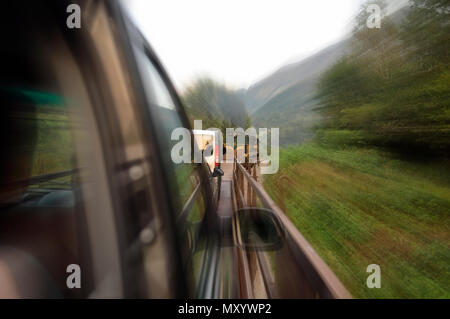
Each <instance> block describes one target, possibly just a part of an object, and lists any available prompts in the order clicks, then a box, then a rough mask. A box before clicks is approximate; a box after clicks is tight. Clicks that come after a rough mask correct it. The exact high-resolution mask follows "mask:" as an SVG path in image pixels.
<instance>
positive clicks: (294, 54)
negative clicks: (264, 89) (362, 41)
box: [124, 0, 361, 89]
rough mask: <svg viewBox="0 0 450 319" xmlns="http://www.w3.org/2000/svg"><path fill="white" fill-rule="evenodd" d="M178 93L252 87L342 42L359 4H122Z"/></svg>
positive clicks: (195, 0) (162, 0) (342, 0)
mask: <svg viewBox="0 0 450 319" xmlns="http://www.w3.org/2000/svg"><path fill="white" fill-rule="evenodd" d="M124 2H125V3H126V4H127V6H128V7H129V10H130V13H131V15H132V17H133V18H134V19H135V22H136V23H137V25H138V26H139V27H140V29H141V31H142V32H143V33H144V35H145V36H146V37H147V39H148V40H149V42H150V44H151V45H152V47H153V48H154V50H155V51H156V53H157V55H158V56H159V58H160V60H161V61H162V63H163V64H164V66H165V68H166V69H167V71H168V72H169V75H170V77H171V78H172V80H173V81H174V82H175V85H176V86H177V87H178V88H179V89H183V88H184V87H185V86H186V85H187V84H189V82H190V81H192V80H193V79H195V78H196V77H198V76H201V75H210V76H212V77H213V78H214V79H216V80H219V81H221V82H224V83H225V84H227V85H228V86H230V87H234V88H240V87H248V86H249V85H251V84H252V83H254V82H255V81H257V80H259V79H261V78H262V77H263V76H265V75H267V74H269V73H271V72H273V71H274V70H276V69H277V68H278V67H280V66H282V65H283V64H286V63H287V62H292V61H295V60H299V59H300V58H302V57H306V56H308V55H310V54H312V53H314V52H316V51H318V50H320V49H322V48H324V47H326V46H327V45H329V44H331V43H333V42H336V41H337V40H339V39H340V38H341V37H342V36H343V35H345V34H347V33H348V32H349V31H350V29H351V23H352V18H353V16H354V14H355V13H356V11H357V9H358V7H359V5H360V2H361V0H124Z"/></svg>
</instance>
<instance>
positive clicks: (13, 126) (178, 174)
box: [0, 0, 267, 298]
mask: <svg viewBox="0 0 450 319" xmlns="http://www.w3.org/2000/svg"><path fill="white" fill-rule="evenodd" d="M73 2H76V3H79V4H80V6H81V8H83V10H82V11H81V12H82V27H81V29H69V28H67V26H66V24H65V22H66V18H67V12H66V8H67V6H68V5H69V4H71V3H73ZM0 21H1V22H2V24H3V26H2V28H1V31H0V33H1V39H2V42H3V43H4V44H5V45H2V46H1V48H0V64H1V67H0V70H1V75H0V104H1V108H0V112H1V113H0V115H1V116H0V121H1V122H0V147H1V148H2V151H3V154H4V155H2V157H1V158H0V282H1V283H2V285H1V286H0V297H19V298H20V297H25V298H31V297H38V298H98V297H104V298H132V297H147V298H174V297H196V298H214V297H222V298H239V297H241V291H242V289H240V286H239V285H240V282H239V280H238V273H239V264H238V263H237V262H221V258H222V254H221V252H222V247H223V246H224V241H223V240H224V237H223V232H222V230H221V225H222V224H221V223H220V220H219V216H218V215H217V213H216V212H217V206H218V202H217V200H218V197H219V195H218V193H219V189H220V188H218V187H220V171H217V168H220V163H219V167H217V164H218V161H217V159H218V157H217V155H218V151H217V148H216V147H214V151H213V155H212V156H213V158H214V162H213V161H212V159H209V160H208V161H211V163H210V165H209V166H208V165H206V164H205V163H183V164H175V163H173V161H172V160H171V157H170V151H171V149H172V147H173V144H174V141H172V140H171V139H170V136H171V132H172V130H173V129H174V128H177V127H186V128H189V122H188V119H187V116H186V114H185V109H184V107H183V105H182V103H181V101H180V98H179V96H178V95H177V93H176V91H175V89H174V87H173V85H172V83H171V81H170V80H169V77H168V76H167V74H166V72H165V71H164V69H163V67H162V66H161V63H160V62H159V60H158V58H157V57H156V55H155V53H154V51H153V50H152V48H151V47H150V45H149V44H148V43H147V41H146V40H145V39H144V37H143V36H142V35H141V33H140V32H139V30H138V29H137V28H136V27H135V26H134V25H133V23H132V22H131V20H130V19H129V18H128V17H127V14H126V13H125V11H124V9H123V7H122V5H121V1H64V0H57V1H49V0H46V1H26V2H25V1H14V2H8V3H5V4H4V5H3V7H2V10H1V13H0ZM202 134H203V135H205V134H210V133H202ZM212 137H213V140H212V144H211V145H216V144H215V136H214V135H212ZM212 163H213V164H214V165H213V166H214V167H213V169H211V168H212V166H211V164H212ZM252 215H253V214H247V215H246V214H242V216H241V219H242V220H244V221H245V219H246V216H252ZM260 216H264V214H263V213H261V215H260ZM260 224H261V223H260ZM247 225H251V224H249V223H248V224H247ZM261 225H262V224H261ZM263 226H264V225H263ZM264 229H267V227H266V228H264ZM243 231H247V232H248V234H247V235H248V236H247V235H246V234H243V235H242V236H240V237H239V238H241V239H240V240H241V242H242V246H243V247H244V245H245V240H246V238H249V237H251V236H250V235H249V234H250V231H253V232H252V234H253V235H252V236H254V230H253V229H252V228H251V227H246V228H245V229H244V228H243ZM227 240H228V241H227V245H229V246H230V245H231V247H233V241H232V239H231V240H230V238H228V239H227ZM231 251H232V252H233V253H232V254H235V253H236V250H235V249H231ZM232 254H231V255H230V256H228V258H229V260H231V261H233V260H237V259H236V258H235V257H233V255H232Z"/></svg>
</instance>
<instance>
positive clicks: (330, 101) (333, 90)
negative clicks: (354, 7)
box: [318, 0, 450, 155]
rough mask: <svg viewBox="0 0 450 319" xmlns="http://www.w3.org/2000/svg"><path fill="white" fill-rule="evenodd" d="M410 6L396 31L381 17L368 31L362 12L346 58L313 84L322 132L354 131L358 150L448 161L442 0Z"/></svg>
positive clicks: (449, 75) (447, 30)
mask: <svg viewBox="0 0 450 319" xmlns="http://www.w3.org/2000/svg"><path fill="white" fill-rule="evenodd" d="M378 3H379V4H380V5H381V6H383V1H379V2H378ZM411 3H412V5H413V6H412V8H411V9H409V12H408V14H407V15H406V17H405V18H404V19H403V20H402V22H401V23H400V24H399V25H398V26H397V25H394V24H393V23H391V22H390V20H389V17H384V18H383V19H382V27H381V28H380V29H368V28H367V27H365V21H366V19H367V15H368V13H366V12H365V10H362V11H361V13H360V14H359V15H358V19H357V21H358V25H357V27H356V28H355V31H354V34H353V50H352V53H351V54H350V55H349V56H346V57H344V58H342V59H341V60H339V61H338V62H337V63H336V64H335V65H334V66H332V67H331V68H330V69H329V70H327V71H326V72H325V73H324V74H323V75H322V77H321V79H320V81H319V85H318V87H319V92H318V97H319V98H320V100H321V102H322V104H321V108H320V111H321V114H322V115H323V116H324V118H325V120H324V121H323V122H322V124H321V129H322V130H331V131H333V132H336V131H338V130H342V131H353V132H355V134H357V135H358V136H359V138H358V143H359V144H361V143H365V144H368V145H377V146H383V147H389V148H392V149H395V151H400V152H405V151H409V152H413V151H416V152H429V153H435V154H439V155H447V154H448V150H449V148H450V85H449V83H450V64H449V63H450V59H449V52H450V41H449V34H450V24H449V23H448V18H449V14H450V13H449V12H448V8H447V7H446V6H447V4H446V3H447V1H423V0H415V1H412V2H411ZM348 136H349V137H350V136H351V138H352V139H353V138H354V135H351V134H348ZM350 143H351V142H350Z"/></svg>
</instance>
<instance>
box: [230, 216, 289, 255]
mask: <svg viewBox="0 0 450 319" xmlns="http://www.w3.org/2000/svg"><path fill="white" fill-rule="evenodd" d="M234 222H235V224H234V226H235V232H236V237H237V241H238V245H239V246H240V247H242V248H243V249H245V250H258V251H273V250H279V249H281V248H282V247H283V245H284V240H285V232H284V228H283V227H282V225H281V222H280V220H279V219H278V217H277V216H276V215H275V213H273V212H272V211H271V210H269V209H265V208H256V207H255V208H243V209H239V210H238V211H237V212H236V214H235V219H234Z"/></svg>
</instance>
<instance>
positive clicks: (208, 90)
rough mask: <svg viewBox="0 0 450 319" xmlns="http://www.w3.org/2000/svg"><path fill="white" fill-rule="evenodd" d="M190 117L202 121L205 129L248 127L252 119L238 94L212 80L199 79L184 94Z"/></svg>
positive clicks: (183, 97) (192, 119)
mask: <svg viewBox="0 0 450 319" xmlns="http://www.w3.org/2000/svg"><path fill="white" fill-rule="evenodd" d="M182 99H183V101H184V103H185V104H186V106H187V111H188V116H189V119H190V121H191V124H192V125H193V121H194V120H202V121H203V122H202V126H203V129H207V128H212V127H215V128H219V129H222V131H223V132H225V128H227V127H248V126H250V118H249V116H248V115H247V111H246V109H245V106H244V104H243V102H242V100H241V99H240V97H239V96H238V94H237V93H236V92H235V91H233V90H231V89H229V88H227V87H226V86H225V85H223V84H220V83H218V82H216V81H214V80H212V79H210V78H200V79H197V80H196V81H195V82H194V83H193V84H192V85H191V86H189V87H188V88H187V89H186V90H185V91H184V93H183V95H182Z"/></svg>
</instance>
